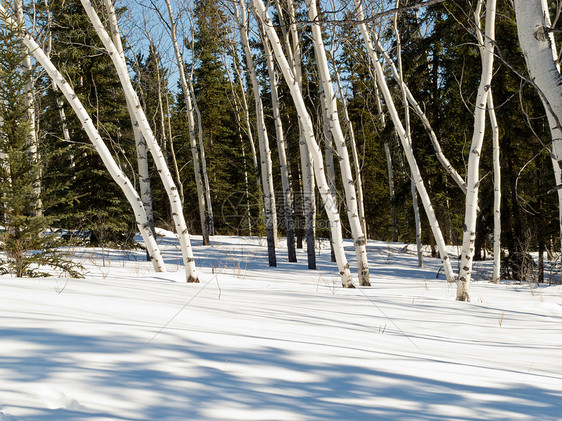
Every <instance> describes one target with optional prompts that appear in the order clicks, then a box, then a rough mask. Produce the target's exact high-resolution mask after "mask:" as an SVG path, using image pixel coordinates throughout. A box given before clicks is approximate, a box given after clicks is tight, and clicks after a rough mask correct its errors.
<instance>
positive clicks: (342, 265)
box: [252, 0, 353, 288]
mask: <svg viewBox="0 0 562 421" xmlns="http://www.w3.org/2000/svg"><path fill="white" fill-rule="evenodd" d="M252 1H253V4H254V7H255V12H256V15H257V17H258V19H259V20H261V21H262V23H263V25H264V28H265V30H266V33H267V37H268V38H269V41H270V42H271V46H272V48H273V51H274V53H275V58H276V59H277V63H278V64H279V68H280V69H281V71H282V72H283V76H284V78H285V81H286V82H287V85H288V87H289V89H290V91H291V96H292V97H293V101H294V102H295V106H296V108H297V112H298V115H299V119H300V120H301V123H302V128H303V132H304V134H305V138H306V142H307V146H308V148H309V152H310V154H311V156H312V163H313V165H314V175H315V177H316V181H317V183H318V190H319V191H320V195H321V196H322V200H323V202H324V208H325V209H326V213H327V215H328V219H329V221H330V228H331V230H332V242H333V244H334V252H335V254H336V261H337V265H338V269H339V272H340V276H341V279H342V284H343V286H344V287H348V288H349V287H353V282H352V279H351V272H350V270H349V264H348V262H347V259H346V257H345V252H344V248H343V236H342V227H341V221H340V216H339V213H338V210H337V208H336V206H335V204H334V201H333V200H332V194H331V192H330V186H329V185H328V182H327V181H326V175H325V173H324V164H323V158H322V152H321V150H320V147H319V146H318V143H317V141H316V137H315V135H314V126H313V124H312V119H311V118H310V115H309V113H308V110H307V109H306V106H305V102H304V99H303V96H302V91H301V89H300V87H299V85H298V83H297V79H296V77H295V74H294V73H293V71H292V69H291V66H290V65H289V62H288V61H287V58H286V56H285V53H284V52H283V49H282V47H281V43H280V41H279V37H278V36H277V33H276V32H275V29H274V27H273V25H272V22H271V19H270V18H269V13H268V12H267V10H266V8H265V5H264V3H263V1H262V0H252Z"/></svg>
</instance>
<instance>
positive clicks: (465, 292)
mask: <svg viewBox="0 0 562 421" xmlns="http://www.w3.org/2000/svg"><path fill="white" fill-rule="evenodd" d="M481 1H483V0H481ZM478 15H479V13H478ZM495 16H496V0H487V4H486V28H485V39H483V41H484V43H480V45H479V48H480V55H481V58H482V75H481V77H480V85H479V86H478V93H477V96H476V105H475V108H474V131H473V134H472V144H471V146H470V155H469V157H468V168H467V176H466V202H465V213H464V224H463V239H462V250H461V266H460V269H459V279H458V283H457V300H458V301H470V297H469V289H470V279H471V275H472V264H473V262H472V259H473V258H474V247H475V240H476V220H477V213H478V190H479V189H478V187H479V183H480V175H479V173H480V171H479V169H480V153H481V151H482V143H483V141H484V131H485V129H486V103H487V101H488V93H489V90H490V84H491V83H492V72H493V64H494V36H495ZM478 18H480V17H479V16H478Z"/></svg>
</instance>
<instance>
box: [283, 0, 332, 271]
mask: <svg viewBox="0 0 562 421" xmlns="http://www.w3.org/2000/svg"><path fill="white" fill-rule="evenodd" d="M275 6H276V8H277V12H278V16H279V19H280V21H281V31H282V33H283V42H284V46H285V51H286V54H287V55H286V58H287V62H288V63H289V65H290V67H291V71H292V73H293V75H294V77H295V82H296V83H297V85H298V87H299V89H300V90H301V92H302V83H303V80H302V67H301V64H302V50H301V39H300V35H301V34H300V33H299V31H298V29H297V23H296V13H295V7H294V4H293V1H292V0H286V1H285V2H284V4H283V5H282V3H281V0H277V1H276V2H275ZM285 14H286V15H287V16H288V20H289V22H285V18H284V15H285ZM298 125H299V154H300V175H301V197H300V199H301V204H302V211H303V213H304V232H305V238H306V254H307V264H308V268H309V269H316V250H315V236H316V232H315V222H316V199H315V195H314V193H315V182H314V166H313V164H312V157H311V152H310V150H309V148H308V145H307V140H306V135H305V133H304V130H303V123H302V121H301V119H300V118H299V121H298ZM328 178H330V176H329V175H328ZM334 206H336V207H337V203H336V202H334ZM299 232H300V231H299ZM330 235H331V234H330ZM298 238H299V239H300V237H298ZM331 244H332V246H331V249H333V242H332V241H331ZM334 257H335V256H334Z"/></svg>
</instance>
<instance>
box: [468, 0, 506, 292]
mask: <svg viewBox="0 0 562 421" xmlns="http://www.w3.org/2000/svg"><path fill="white" fill-rule="evenodd" d="M482 4H483V0H480V1H479V2H478V5H477V7H476V10H475V13H474V18H475V22H476V38H477V39H478V43H479V44H480V45H484V43H485V40H484V35H483V34H482V30H481V24H480V12H481V9H482ZM481 51H483V50H481ZM487 107H488V118H489V119H490V128H491V131H492V165H493V171H494V266H493V270H492V282H494V283H496V284H499V282H500V269H501V168H500V132H499V128H498V122H497V119H496V110H495V108H494V97H493V94H492V89H491V88H490V89H489V91H488V100H487Z"/></svg>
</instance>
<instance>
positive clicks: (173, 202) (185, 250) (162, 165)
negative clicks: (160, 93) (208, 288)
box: [80, 0, 199, 282]
mask: <svg viewBox="0 0 562 421" xmlns="http://www.w3.org/2000/svg"><path fill="white" fill-rule="evenodd" d="M80 1H81V3H82V6H83V7H84V10H85V11H86V14H87V15H88V17H89V19H90V21H91V22H92V25H93V26H94V28H95V30H96V32H97V34H98V36H99V37H100V39H101V41H102V43H103V45H104V47H105V49H106V50H107V51H108V53H109V56H110V57H111V60H112V61H113V64H114V66H115V69H116V70H117V74H118V75H119V80H120V81H121V84H122V86H123V89H124V92H125V95H127V96H128V97H129V100H130V101H131V104H132V109H133V111H134V113H135V117H136V119H137V121H138V124H139V126H140V128H141V131H142V134H143V136H144V138H145V140H146V142H147V145H148V148H149V150H150V153H151V155H152V157H153V158H154V163H155V165H156V168H157V169H158V173H159V174H160V178H161V179H162V184H163V185H164V188H165V190H166V193H167V195H168V198H169V201H170V207H171V212H172V218H173V220H174V225H175V229H176V234H177V235H178V238H179V242H180V247H181V251H182V257H183V263H184V266H185V271H186V280H187V282H199V279H198V277H197V271H196V268H195V259H194V257H193V250H192V248H191V242H190V239H189V232H188V230H187V225H186V223H185V219H184V215H183V209H182V204H181V198H180V195H179V193H178V189H177V187H176V185H175V183H174V180H173V178H172V175H171V174H170V171H169V169H168V166H167V164H166V160H165V159H164V156H163V155H162V150H161V149H160V146H159V145H158V143H157V142H156V139H155V138H154V134H153V132H152V129H151V128H150V125H149V124H148V121H147V119H146V116H145V114H144V111H143V109H142V107H141V105H140V102H139V99H138V97H137V94H136V92H135V90H134V88H133V85H132V83H131V79H130V77H129V73H128V70H127V66H126V64H125V63H124V62H123V60H122V59H121V56H120V55H119V53H118V51H117V49H116V48H115V45H114V44H113V41H112V40H111V38H110V36H109V34H108V33H107V31H106V30H105V28H104V27H103V24H102V22H101V20H100V19H99V16H98V15H97V13H96V11H95V10H94V8H93V6H92V3H91V1H90V0H80Z"/></svg>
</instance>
